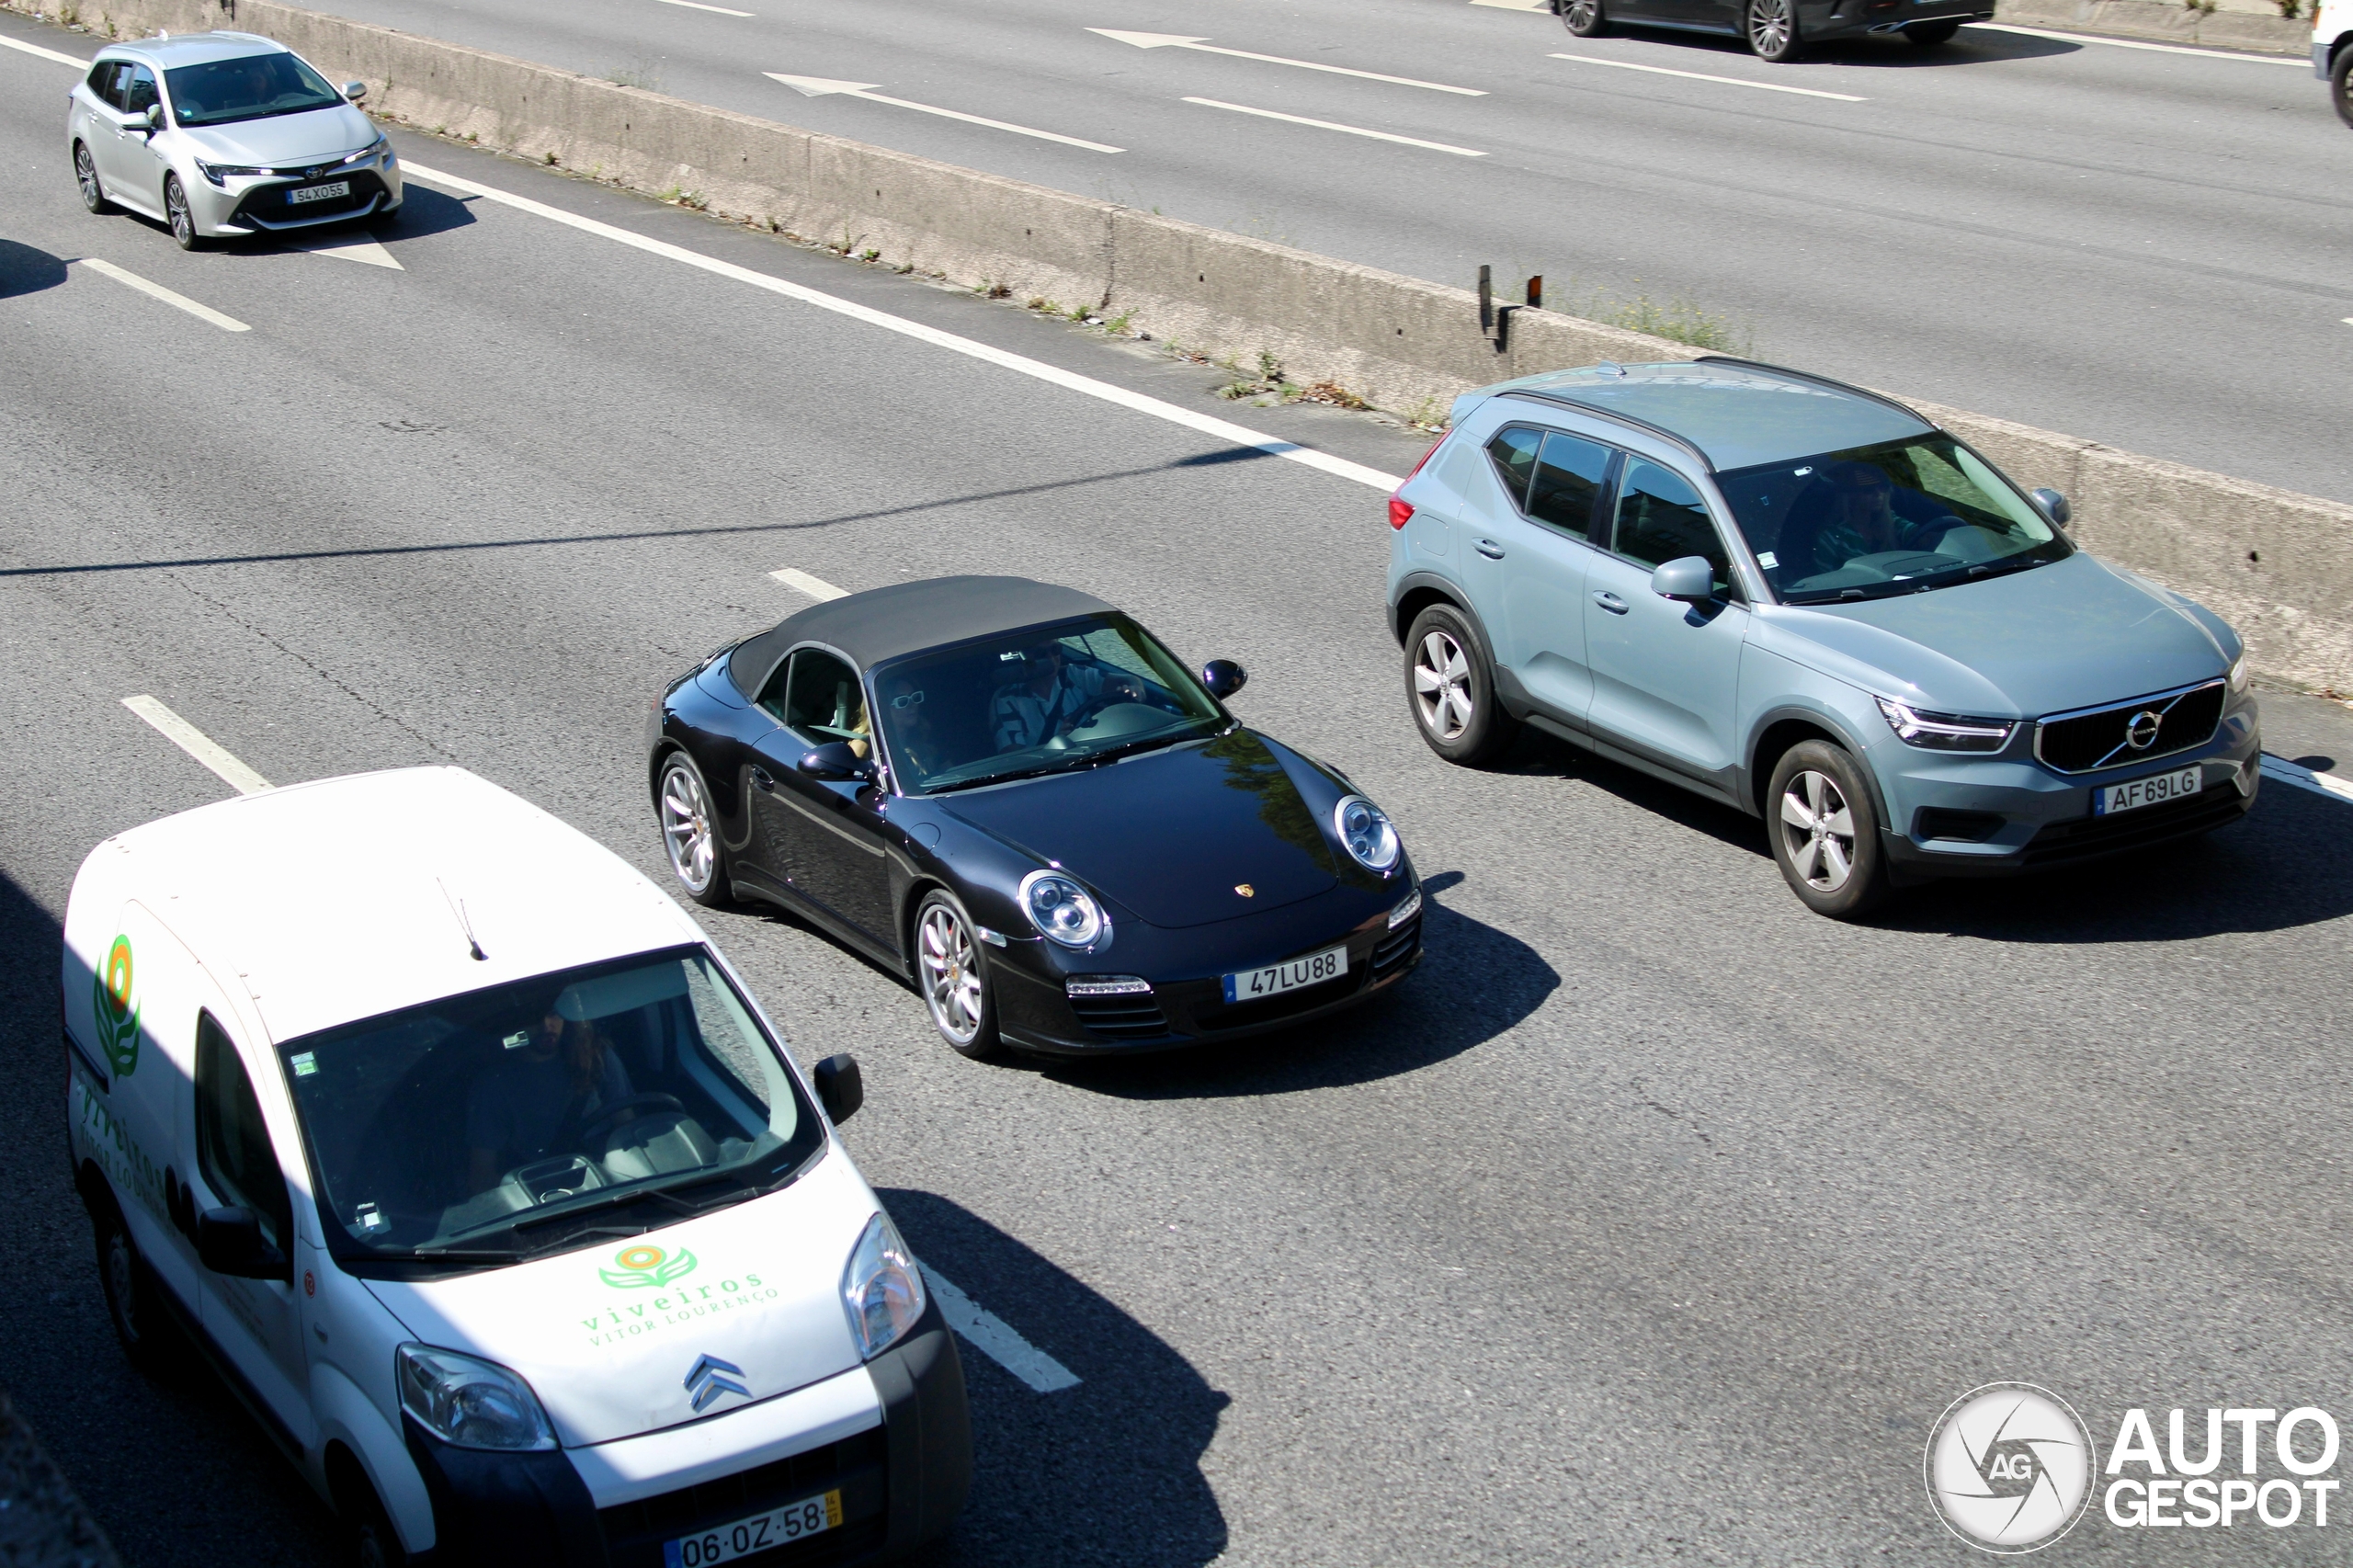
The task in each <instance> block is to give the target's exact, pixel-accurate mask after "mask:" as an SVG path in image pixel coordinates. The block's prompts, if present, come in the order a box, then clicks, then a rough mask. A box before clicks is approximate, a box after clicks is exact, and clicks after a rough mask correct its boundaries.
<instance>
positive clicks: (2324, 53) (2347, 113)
mask: <svg viewBox="0 0 2353 1568" xmlns="http://www.w3.org/2000/svg"><path fill="white" fill-rule="evenodd" d="M2309 3H2310V5H2311V6H2312V13H2313V75H2315V76H2318V77H2319V78H2320V79H2321V80H2322V81H2324V82H2325V83H2327V84H2328V96H2329V100H2330V101H2331V102H2333V103H2334V104H2336V117H2337V118H2338V119H2342V120H2343V121H2344V122H2345V123H2346V124H2347V125H2348V126H2353V0H2309Z"/></svg>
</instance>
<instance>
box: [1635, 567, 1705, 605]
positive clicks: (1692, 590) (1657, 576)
mask: <svg viewBox="0 0 2353 1568" xmlns="http://www.w3.org/2000/svg"><path fill="white" fill-rule="evenodd" d="M1651 592H1652V593H1654V594H1656V595H1657V596H1658V597H1660V598H1663V599H1679V600H1681V601H1682V602H1683V603H1685V604H1689V605H1703V604H1706V603H1708V602H1709V601H1711V599H1713V598H1714V597H1716V569H1715V568H1714V567H1713V566H1711V565H1710V564H1709V563H1708V558H1707V557H1706V556H1704V555H1685V556H1679V557H1677V559H1675V560H1673V561H1670V562H1666V563H1665V565H1663V566H1661V567H1660V568H1659V569H1658V570H1657V571H1655V572H1654V573H1652V574H1651Z"/></svg>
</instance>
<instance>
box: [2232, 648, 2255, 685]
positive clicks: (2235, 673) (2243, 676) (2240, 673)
mask: <svg viewBox="0 0 2353 1568" xmlns="http://www.w3.org/2000/svg"><path fill="white" fill-rule="evenodd" d="M2251 673H2252V672H2250V671H2249V670H2248V669H2247V667H2246V655H2245V653H2241V654H2240V655H2239V656H2238V658H2237V659H2236V660H2235V661H2234V663H2233V664H2232V665H2231V675H2230V681H2231V689H2232V690H2233V691H2245V689H2246V683H2247V678H2248V676H2249V675H2250V674H2251Z"/></svg>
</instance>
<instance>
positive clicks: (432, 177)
mask: <svg viewBox="0 0 2353 1568" xmlns="http://www.w3.org/2000/svg"><path fill="white" fill-rule="evenodd" d="M408 173H409V176H410V177H411V178H413V179H421V180H424V181H426V182H427V183H428V184H432V185H438V186H447V187H449V189H451V190H459V191H463V192H465V193H466V194H467V195H468V196H479V197H481V198H482V199H483V200H485V201H495V202H497V203H499V204H500V205H502V206H506V207H512V208H514V209H515V210H517V211H519V212H529V213H530V214H531V215H532V216H534V217H538V218H545V219H546V220H547V221H548V222H551V223H562V224H563V225H564V226H565V227H567V228H573V229H577V230H579V231H580V232H581V233H585V234H595V235H597V237H599V238H600V239H608V240H611V241H612V242H613V243H614V244H624V245H628V246H630V247H631V249H633V250H642V251H644V252H646V253H647V254H648V255H650V256H662V257H664V258H665V259H666V260H670V261H676V262H681V263H683V264H685V265H686V266H688V267H699V268H700V269H701V270H702V271H705V272H709V273H712V274H714V275H716V276H718V277H721V278H732V279H733V280H734V281H736V282H738V283H745V284H749V285H750V286H751V287H753V288H755V289H765V290H767V291H768V292H769V293H771V294H781V295H782V296H784V297H785V298H786V299H788V300H797V301H800V302H801V303H802V304H804V305H814V306H815V307H816V308H817V309H819V310H821V311H831V312H834V313H835V315H841V316H847V317H849V318H850V319H851V320H852V321H857V322H863V323H865V324H867V325H869V326H878V327H881V329H882V330H883V331H885V332H895V333H897V334H899V335H901V336H903V337H912V338H914V339H915V341H917V342H918V343H927V344H929V345H931V346H932V347H935V348H945V349H947V350H949V352H950V353H954V354H961V355H964V356H965V357H967V358H972V359H979V360H982V361H983V362H985V363H987V364H991V365H995V366H996V367H997V368H999V369H1006V370H1011V371H1014V372H1015V373H1017V374H1018V375H1024V376H1029V377H1031V378H1033V379H1035V380H1037V381H1045V382H1047V383H1049V384H1050V385H1053V386H1058V387H1061V388H1063V390H1064V391H1066V392H1078V393H1080V394H1081V395H1083V396H1086V397H1092V398H1099V399H1101V400H1102V401H1103V402H1105V403H1117V404H1119V405H1120V407H1121V408H1126V409H1131V410H1133V411H1134V412H1136V413H1138V414H1148V415H1152V417H1154V419H1165V420H1166V421H1167V422H1168V423H1169V424H1171V425H1181V426H1184V427H1185V428H1186V429H1188V430H1194V431H1198V432H1199V433H1200V434H1201V435H1204V436H1209V437H1214V438H1216V439H1218V440H1221V441H1230V442H1232V443H1233V445H1234V446H1237V447H1241V448H1243V449H1245V450H1249V451H1256V452H1264V453H1266V454H1267V456H1268V457H1270V458H1282V459H1284V460H1287V461H1290V462H1295V463H1298V464H1299V465H1300V466H1302V468H1312V469H1314V470H1316V471H1317V472H1321V473H1328V474H1331V475H1332V476H1333V477H1335V478H1336V479H1346V480H1349V481H1351V482H1353V483H1358V484H1362V485H1365V486H1367V487H1369V488H1370V489H1374V490H1382V491H1387V490H1394V489H1396V488H1397V486H1399V485H1400V484H1402V483H1404V475H1403V474H1395V473H1383V472H1381V470H1379V469H1377V468H1368V467H1366V466H1365V465H1364V464H1363V463H1357V462H1350V461H1349V460H1347V459H1346V458H1336V457H1334V456H1333V455H1332V454H1331V453H1329V452H1319V451H1317V450H1315V449H1313V447H1302V446H1301V445H1299V444H1298V443H1297V442H1295V441H1286V440H1283V439H1282V438H1281V437H1276V436H1269V435H1267V434H1265V433H1264V432H1262V431H1257V430H1253V429H1250V428H1248V427H1247V426H1241V425H1236V424H1234V423H1233V422H1232V421H1231V420H1225V419H1220V418H1218V417H1217V416H1216V415H1211V414H1203V413H1200V412H1199V410H1196V409H1190V408H1187V407H1185V406H1183V405H1182V404H1180V403H1168V402H1165V401H1164V400H1163V399H1160V398H1156V397H1148V396H1146V395H1145V394H1144V393H1142V392H1131V391H1129V390H1128V389H1127V388H1126V387H1120V386H1114V385H1112V384H1111V383H1110V382H1109V381H1097V380H1096V379H1095V378H1094V377H1092V376H1082V375H1080V374H1079V373H1078V372H1077V371H1075V370H1065V369H1063V368H1062V367H1061V366H1059V365H1049V364H1047V363H1046V362H1045V361H1044V360H1042V359H1032V358H1029V357H1028V356H1027V355H1022V354H1014V353H1010V352H1008V351H1006V350H1005V349H1003V348H999V347H995V345H994V344H987V343H981V342H978V341H976V340H974V339H972V338H970V337H959V336H958V335H956V334H954V333H952V332H942V331H941V330H940V329H939V328H938V327H936V326H931V325H928V324H925V323H923V322H917V321H909V320H908V319H907V318H906V317H904V316H894V315H892V314H891V313H890V312H887V311H878V310H876V309H875V308H874V307H873V306H871V305H861V304H858V303H857V302H855V301H850V300H845V299H842V298H840V297H839V296H838V295H834V294H827V293H824V292H823V291H822V290H816V289H812V288H809V287H807V286H806V285H804V284H800V283H790V282H787V281H786V280H785V279H784V278H777V277H773V276H771V275H770V274H768V273H766V272H756V271H754V270H753V269H752V268H750V267H738V266H737V265H736V264H735V263H733V262H732V261H722V260H720V259H719V258H718V257H717V256H704V255H703V254H702V253H701V252H699V251H691V250H688V249H687V247H686V246H684V245H674V244H670V242H669V241H667V240H657V239H654V238H653V237H652V236H651V235H647V234H640V233H631V231H630V230H627V229H624V228H620V227H619V226H617V225H615V224H612V223H603V222H597V220H596V219H594V218H584V217H582V216H581V215H580V214H578V213H577V212H566V211H564V210H563V209H562V208H560V207H550V206H548V205H547V204H546V203H545V202H540V201H533V200H532V199H530V198H529V197H528V196H517V195H516V194H515V193H514V192H513V191H509V190H500V189H499V188H497V187H495V186H487V185H478V184H476V183H475V182H474V181H472V180H470V179H460V177H459V176H456V175H445V174H441V173H439V172H438V171H436V170H433V169H428V168H424V167H422V166H420V165H415V164H411V165H408Z"/></svg>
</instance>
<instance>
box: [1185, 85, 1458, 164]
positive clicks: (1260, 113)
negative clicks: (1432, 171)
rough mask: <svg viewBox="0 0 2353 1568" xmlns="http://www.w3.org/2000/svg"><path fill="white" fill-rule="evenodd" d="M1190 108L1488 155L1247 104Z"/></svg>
mask: <svg viewBox="0 0 2353 1568" xmlns="http://www.w3.org/2000/svg"><path fill="white" fill-rule="evenodd" d="M1185 101H1186V102H1187V103H1188V104H1199V105H1200V106H1201V107H1202V108H1222V109H1226V110H1229V111H1230V112H1232V113H1234V114H1255V115H1256V116H1257V117H1258V118H1259V119H1279V120H1283V121H1286V122H1288V123H1290V124H1291V125H1312V126H1313V127H1315V129H1316V130H1318V131H1346V132H1347V134H1349V135H1350V136H1370V137H1371V138H1372V139H1373V140H1374V141H1376V142H1401V143H1403V144H1404V145H1405V146H1408V147H1427V148H1428V149H1429V150H1430V151H1431V152H1433V153H1453V154H1454V155H1455V156H1456V157H1458V158H1483V157H1485V156H1486V155H1487V154H1486V153H1480V152H1474V151H1473V150H1472V149H1471V148H1469V147H1449V146H1448V145H1447V144H1446V143H1445V142H1425V141H1423V140H1422V139H1421V138H1420V137H1418V136H1396V135H1392V134H1391V133H1390V132H1388V131H1367V130H1366V129H1365V128H1364V127H1363V126H1361V125H1341V124H1339V123H1337V122H1336V121H1334V120H1329V119H1308V118H1307V117H1306V116H1305V115H1300V114H1277V113H1276V112H1275V111H1274V110H1273V109H1270V108H1251V107H1250V106H1249V105H1247V104H1229V103H1221V102H1219V101H1218V100H1217V99H1215V98H1187V99H1186V100H1185Z"/></svg>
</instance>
